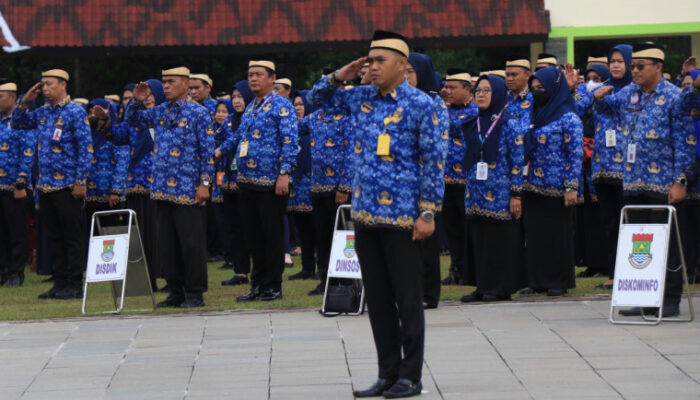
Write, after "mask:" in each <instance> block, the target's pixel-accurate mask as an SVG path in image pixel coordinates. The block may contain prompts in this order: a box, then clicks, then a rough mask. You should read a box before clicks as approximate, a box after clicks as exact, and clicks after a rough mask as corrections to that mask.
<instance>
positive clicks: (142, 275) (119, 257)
mask: <svg viewBox="0 0 700 400" xmlns="http://www.w3.org/2000/svg"><path fill="white" fill-rule="evenodd" d="M107 216H113V217H118V216H124V217H126V221H127V224H126V225H117V226H102V223H101V218H104V217H107ZM95 228H97V235H95V236H94V233H95ZM127 278H128V279H127ZM95 282H109V283H110V288H111V292H112V299H113V300H114V310H108V311H103V312H102V313H103V314H118V313H120V312H122V311H123V310H124V297H138V296H149V297H150V298H151V303H152V307H151V308H146V309H131V310H128V311H153V310H155V307H156V299H155V296H154V295H153V288H152V287H151V279H150V276H149V274H148V265H147V264H146V257H145V253H144V250H143V243H142V242H141V232H140V231H139V225H138V223H137V219H136V213H135V212H134V210H130V209H126V210H110V211H98V212H96V213H95V214H94V215H93V216H92V221H91V222H90V242H89V247H88V263H87V271H86V274H85V287H84V288H83V307H82V311H83V314H85V313H86V312H85V305H86V302H87V293H88V284H89V283H95Z"/></svg>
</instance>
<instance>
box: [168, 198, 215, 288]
mask: <svg viewBox="0 0 700 400" xmlns="http://www.w3.org/2000/svg"><path fill="white" fill-rule="evenodd" d="M156 208H157V210H158V211H157V212H158V250H157V252H158V256H159V257H160V262H161V265H162V266H163V275H164V276H165V280H166V281H167V282H168V287H169V288H170V294H171V295H173V296H179V297H185V296H190V295H192V296H200V295H201V294H202V293H204V292H206V291H207V242H206V233H205V229H204V221H205V219H204V218H205V208H204V207H200V206H189V205H182V204H175V203H171V202H168V201H159V202H158V205H157V206H156Z"/></svg>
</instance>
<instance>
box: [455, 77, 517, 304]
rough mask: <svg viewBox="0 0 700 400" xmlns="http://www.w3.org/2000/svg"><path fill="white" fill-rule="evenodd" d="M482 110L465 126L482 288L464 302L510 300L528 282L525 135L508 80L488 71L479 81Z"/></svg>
mask: <svg viewBox="0 0 700 400" xmlns="http://www.w3.org/2000/svg"><path fill="white" fill-rule="evenodd" d="M474 93H475V94H476V105H477V106H478V107H479V114H478V115H477V116H475V117H474V116H472V117H470V119H468V120H467V121H466V122H465V123H464V124H463V125H462V131H463V132H464V140H465V147H466V151H465V154H464V164H463V165H464V170H465V171H467V184H466V190H465V194H464V207H465V213H466V218H467V220H468V221H469V223H468V224H466V226H467V229H468V231H469V232H468V233H467V234H466V235H465V236H466V238H467V240H468V241H470V242H471V243H469V244H468V245H467V246H465V248H469V249H472V251H473V253H474V254H473V256H472V260H473V262H472V264H471V265H469V266H468V267H470V268H473V269H474V271H471V272H470V273H469V274H467V275H468V276H473V277H474V278H475V282H474V283H473V284H474V285H475V286H476V290H475V291H474V292H473V293H472V294H470V295H467V296H464V297H462V301H463V302H465V303H466V302H472V301H480V300H483V301H497V300H510V296H511V294H512V293H514V292H515V291H516V290H518V289H520V288H521V287H523V286H524V283H525V279H524V277H525V271H524V268H523V257H524V255H523V251H524V249H523V237H522V226H521V220H520V217H521V215H522V204H521V199H520V196H521V190H522V183H523V175H522V172H523V167H524V163H525V160H524V153H523V134H524V132H522V127H521V125H520V124H519V123H518V122H517V120H516V119H512V118H511V117H510V115H509V114H508V112H507V111H506V110H505V109H506V106H507V103H508V100H507V96H508V91H507V89H506V85H505V82H504V80H503V79H501V78H499V77H498V76H495V75H482V76H481V77H479V80H478V81H477V84H476V90H475V91H474Z"/></svg>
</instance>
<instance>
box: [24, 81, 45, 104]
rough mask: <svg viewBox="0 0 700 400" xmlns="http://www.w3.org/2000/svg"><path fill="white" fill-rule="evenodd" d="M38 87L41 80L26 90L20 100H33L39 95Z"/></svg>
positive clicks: (27, 101)
mask: <svg viewBox="0 0 700 400" xmlns="http://www.w3.org/2000/svg"><path fill="white" fill-rule="evenodd" d="M39 87H41V82H38V83H37V84H35V85H34V86H32V87H31V89H29V90H27V93H25V94H24V97H23V98H22V101H24V102H25V103H29V102H32V101H34V100H35V99H36V97H37V96H38V95H39Z"/></svg>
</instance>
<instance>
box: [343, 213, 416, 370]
mask: <svg viewBox="0 0 700 400" xmlns="http://www.w3.org/2000/svg"><path fill="white" fill-rule="evenodd" d="M411 236H412V231H411V230H399V229H391V228H372V227H366V226H362V225H359V226H358V225H356V227H355V247H356V249H357V256H358V259H359V261H360V268H361V270H362V282H363V284H364V286H365V294H366V297H367V306H368V308H369V322H370V325H371V326H372V335H373V336H374V344H375V346H376V348H377V361H378V364H379V377H380V378H384V379H390V380H391V379H396V378H406V379H410V380H412V381H418V380H420V379H421V368H422V367H423V351H424V345H425V317H424V314H423V304H422V300H423V282H422V276H423V268H422V265H421V262H420V260H421V257H420V248H419V246H420V244H419V243H418V242H416V241H414V240H412V239H411Z"/></svg>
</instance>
